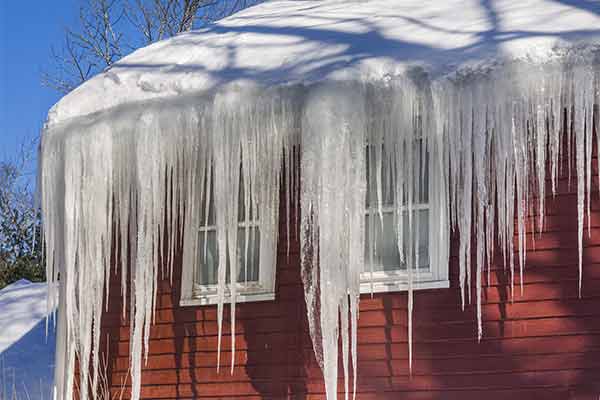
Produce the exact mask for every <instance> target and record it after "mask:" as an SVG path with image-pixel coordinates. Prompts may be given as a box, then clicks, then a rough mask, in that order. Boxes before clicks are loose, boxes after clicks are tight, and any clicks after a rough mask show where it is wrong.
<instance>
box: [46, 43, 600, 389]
mask: <svg viewBox="0 0 600 400" xmlns="http://www.w3.org/2000/svg"><path fill="white" fill-rule="evenodd" d="M597 51H598V50H597V49H595V48H593V47H592V48H589V49H582V48H580V47H575V48H573V50H571V51H566V52H565V53H564V54H563V55H562V56H561V57H558V58H553V59H549V60H546V61H544V62H543V63H536V62H533V61H531V60H514V61H511V62H506V63H504V64H501V65H497V66H495V67H494V68H489V69H484V70H481V69H462V70H459V71H455V72H453V73H451V74H447V75H444V76H443V77H431V76H430V75H429V74H428V73H427V72H426V71H424V70H423V69H421V68H414V69H411V70H409V72H408V73H406V74H403V75H398V76H394V77H389V76H388V77H387V78H386V79H379V78H378V79H368V78H365V79H363V80H345V81H334V80H331V81H326V82H319V83H314V84H304V85H284V86H261V85H256V84H251V83H248V82H247V83H245V84H241V83H239V84H232V85H224V86H223V87H222V88H221V89H220V90H218V91H216V92H215V93H206V94H203V95H182V96H180V97H178V98H177V99H176V100H174V99H170V100H169V101H165V100H161V99H155V100H151V101H144V102H141V103H133V104H129V105H127V106H122V107H118V108H116V109H111V110H106V111H103V112H100V113H97V114H94V115H89V116H84V117H80V118H75V119H72V120H69V121H67V122H63V123H54V124H51V125H49V126H48V127H47V129H46V131H45V134H44V137H43V141H42V146H41V151H40V176H39V180H40V185H41V205H42V212H43V217H44V241H45V245H46V249H47V268H48V277H49V280H50V281H51V282H58V283H59V288H58V289H56V290H58V292H59V293H60V300H59V308H60V311H59V315H58V317H59V318H58V343H57V363H56V365H57V368H56V393H57V395H56V397H57V399H61V400H62V399H66V400H70V399H71V398H72V390H71V388H72V387H73V384H74V379H75V376H74V373H73V371H74V364H75V362H76V360H77V361H78V362H79V363H80V365H81V371H82V373H81V375H80V377H79V382H78V383H77V385H78V387H79V388H80V396H81V398H82V399H84V400H87V399H88V398H96V396H95V393H96V392H97V390H96V389H97V386H98V384H99V373H101V371H99V369H101V366H100V365H99V361H98V360H99V359H100V354H101V350H100V347H99V346H100V336H99V335H100V322H101V316H102V313H103V310H104V309H105V308H104V307H105V306H106V304H105V303H106V299H108V298H109V296H110V293H109V285H108V281H109V279H110V274H109V272H110V271H111V270H113V269H116V270H120V273H121V280H122V285H123V286H122V287H121V289H120V292H121V294H122V295H123V296H124V298H125V297H126V296H127V295H128V296H129V297H130V301H131V316H130V318H131V326H132V329H131V338H130V345H131V365H130V370H131V376H132V379H131V382H132V398H133V399H134V400H136V399H138V398H139V397H140V391H141V374H142V366H143V360H144V359H145V357H147V355H148V348H149V345H150V342H149V334H150V327H151V324H152V322H153V313H154V308H155V305H156V301H157V300H156V299H157V282H158V279H159V278H163V277H164V278H169V279H172V276H173V274H174V272H173V271H174V268H175V265H174V259H176V258H177V257H176V256H175V255H176V254H178V253H179V252H181V254H182V260H183V261H182V263H183V265H186V266H187V265H194V264H195V263H196V262H197V258H198V256H199V254H200V253H201V252H200V248H199V247H198V246H206V245H207V244H206V242H204V243H199V241H198V240H197V229H198V228H199V227H201V226H203V225H204V226H207V225H208V224H209V222H208V219H207V218H208V214H209V213H208V210H209V209H210V208H211V207H212V206H213V205H214V210H215V211H214V212H215V222H214V223H215V224H216V235H217V241H218V259H219V268H218V285H217V287H218V306H217V309H218V312H217V316H218V350H219V352H218V354H219V356H218V362H217V363H218V365H220V364H221V359H220V350H221V337H222V335H223V334H224V329H223V326H224V325H223V322H224V320H225V316H224V315H223V313H224V304H225V303H226V302H231V308H230V311H231V315H230V316H229V319H230V323H231V325H230V326H231V334H232V349H231V350H232V352H231V354H232V359H231V364H230V366H231V371H232V370H233V367H234V364H233V361H234V354H235V345H236V344H235V335H234V332H235V324H236V322H235V319H236V318H235V313H236V311H235V303H236V296H237V295H238V293H237V289H236V285H235V284H233V283H234V280H235V277H237V276H238V274H237V273H236V272H237V271H238V270H239V269H240V268H245V266H244V265H243V264H242V263H241V262H239V260H240V259H248V257H241V254H238V249H237V246H236V245H232V244H234V243H237V235H239V234H243V235H248V234H249V233H248V230H247V229H246V230H245V231H239V230H238V223H239V222H240V221H244V222H246V223H248V222H250V220H252V218H254V216H258V217H259V224H260V237H261V239H260V265H261V266H267V265H269V264H273V263H275V262H276V258H275V255H276V252H277V239H278V232H279V204H280V199H279V193H280V189H281V187H280V186H281V183H282V182H285V184H286V187H285V188H284V189H285V192H286V195H285V196H286V197H285V198H282V199H281V201H282V204H285V209H286V217H287V219H288V224H290V220H291V219H292V217H291V214H293V213H292V212H291V210H292V209H294V208H295V205H296V204H297V203H298V202H299V203H300V210H301V212H300V239H301V240H300V245H301V268H302V279H303V283H304V289H305V300H306V306H307V313H308V322H309V328H310V334H311V338H312V340H313V346H314V350H315V355H316V359H317V361H318V362H319V365H320V366H321V368H322V370H323V375H324V378H325V385H326V392H327V398H328V399H334V398H336V396H337V392H338V387H337V385H338V377H339V375H340V374H339V371H338V363H339V359H340V355H339V354H338V353H339V351H338V349H339V345H340V342H341V349H342V351H341V365H342V372H343V375H344V382H345V383H344V392H345V398H348V397H349V396H350V392H351V391H352V392H353V394H354V392H355V390H356V377H357V374H358V372H357V356H358V354H357V350H358V347H357V332H358V320H359V302H360V276H361V271H363V269H364V268H365V265H366V264H365V263H367V262H369V260H373V259H374V258H375V255H376V253H377V252H378V251H382V250H381V249H377V247H376V246H370V249H371V250H370V251H369V253H368V254H365V251H364V249H365V237H366V234H367V231H368V233H369V235H370V236H369V237H374V236H373V235H372V233H373V232H374V231H375V229H376V228H377V224H382V223H383V212H384V211H383V210H384V207H386V210H388V211H386V212H393V214H394V226H395V235H396V238H395V239H396V243H397V247H398V252H399V254H400V258H401V261H402V262H403V263H404V265H406V268H407V274H406V275H407V276H406V284H407V287H408V301H407V311H408V321H407V328H408V355H407V356H408V366H409V369H410V371H412V366H413V332H412V328H413V322H412V316H413V311H414V299H413V291H414V289H415V284H416V282H417V281H418V280H419V272H418V271H419V270H418V268H417V266H418V265H420V264H421V262H422V261H424V260H420V259H419V257H422V256H420V255H419V254H420V251H419V248H418V241H417V240H412V239H413V238H415V237H420V232H423V229H425V228H427V230H428V232H429V233H428V234H429V243H430V244H431V245H430V246H429V250H428V251H429V252H428V255H427V257H428V260H426V261H428V263H429V264H430V265H442V266H443V267H446V266H447V265H449V253H450V234H451V232H452V231H453V232H455V233H456V235H457V237H458V241H459V243H458V259H459V285H460V288H459V290H460V293H461V303H462V304H461V306H462V307H463V308H466V307H468V306H470V305H471V303H474V306H475V307H476V310H477V313H476V314H477V322H476V328H475V331H476V332H477V337H478V338H479V339H481V337H482V336H483V335H485V331H484V327H485V324H484V318H485V316H484V315H483V312H482V292H483V285H484V284H485V281H486V276H485V272H486V271H487V283H488V284H489V283H490V268H491V263H492V262H494V261H493V256H494V254H493V253H494V248H495V246H496V244H498V246H499V247H500V250H501V253H502V257H501V259H502V263H503V265H504V267H505V269H507V272H508V273H509V274H510V277H511V298H514V296H515V295H514V291H513V290H512V285H513V284H514V282H515V281H516V278H515V275H516V274H515V270H516V268H517V264H518V268H519V281H520V284H521V288H522V290H523V274H524V273H525V271H524V267H525V261H526V252H525V249H526V239H527V237H528V236H529V235H526V226H525V223H526V221H527V219H528V218H529V217H534V224H533V227H534V228H535V230H537V231H539V230H541V229H543V227H544V214H545V206H544V201H543V200H544V198H545V194H546V192H547V191H548V190H549V189H548V190H547V188H546V183H545V181H546V179H547V178H550V180H551V191H552V193H553V194H555V193H556V191H557V180H558V178H559V176H565V175H567V176H568V175H569V174H570V173H571V171H570V167H569V168H567V170H566V171H565V170H561V168H560V165H562V164H563V160H564V159H568V158H569V157H571V154H570V153H571V151H570V149H571V147H569V146H571V144H570V143H571V141H572V142H573V143H572V144H573V147H572V150H573V156H574V157H575V158H574V160H575V171H573V176H576V177H577V179H576V185H577V199H578V202H577V213H578V238H579V242H578V252H579V263H578V267H579V274H580V283H579V287H580V290H581V287H582V283H583V282H582V278H581V277H582V266H583V234H584V231H583V227H584V224H585V216H586V214H585V213H586V212H587V213H588V214H587V215H588V224H589V207H590V199H589V196H590V190H591V155H592V127H593V126H595V127H596V129H597V127H598V118H599V117H598V112H597V111H596V112H594V104H596V107H597V102H598V96H599V95H598V83H597V82H598V78H597V77H598V74H599V69H600V64H598V62H597V58H596V57H597ZM592 82H593V83H594V84H592ZM596 109H597V108H596ZM594 120H595V121H594ZM594 124H595V125H594ZM599 143H600V142H599ZM565 144H566V145H565ZM597 145H598V144H597ZM298 152H299V153H298ZM296 159H299V160H300V165H299V166H298V165H297V164H296V163H295V160H296ZM298 169H299V175H297V173H298ZM371 169H372V170H371ZM425 170H428V171H429V172H428V173H427V172H425ZM284 171H285V177H284V176H283V175H284ZM367 171H369V173H368V172H367ZM371 175H373V176H374V179H371V178H369V179H371V181H370V182H367V177H368V176H371ZM599 179H600V177H599ZM298 185H299V190H298ZM424 192H427V196H426V197H427V202H428V204H429V221H428V224H429V226H427V227H424V226H422V225H421V224H422V223H421V222H420V218H417V215H418V214H417V212H418V208H419V207H418V206H419V204H421V203H422V202H423V201H424ZM298 193H300V195H299V198H298ZM367 196H369V199H374V203H373V205H374V207H375V208H376V209H377V216H378V218H370V219H369V221H370V222H369V224H366V222H365V219H366V201H367ZM390 199H392V201H391V202H390ZM203 200H204V201H203ZM240 203H242V204H243V205H244V207H243V210H244V212H243V214H240V213H239V207H238V206H239V204H240ZM203 204H204V206H203ZM202 207H205V208H204V210H202ZM389 207H391V209H392V211H389V209H388V208H389ZM204 216H205V217H204ZM515 218H516V219H517V221H518V223H517V225H516V227H515V224H514V221H515ZM290 226H295V224H292V225H288V226H287V227H286V228H285V229H286V232H287V236H288V238H289V237H290V235H291V233H290V232H289V230H290ZM515 228H516V230H515ZM515 236H516V239H517V240H516V248H515V241H514V239H515ZM250 237H251V235H250ZM496 238H497V240H496ZM251 240H252V239H250V241H251ZM246 243H248V240H246ZM411 244H413V245H411ZM287 246H289V244H288V245H287ZM253 248H254V246H252V244H251V243H250V244H249V245H247V246H246V247H245V248H244V249H242V250H241V251H244V252H247V251H249V250H248V249H253ZM163 250H164V251H163ZM287 251H288V252H289V247H288V250H287ZM288 254H289V253H288ZM472 257H473V259H472ZM515 257H517V259H516V260H515ZM232 260H235V261H234V262H231V261H232ZM228 261H229V262H228ZM370 264H371V266H372V265H373V263H372V262H370ZM227 265H229V266H230V268H233V270H232V271H229V272H230V273H229V276H230V277H231V280H230V282H226V280H227V279H226V277H227V271H226V268H227V267H226V266H227ZM494 265H495V264H494ZM415 271H416V272H415ZM128 285H129V287H130V288H131V293H127V290H128ZM473 292H474V293H473ZM51 299H53V297H51ZM53 303H54V301H52V300H51V301H50V302H49V304H53ZM457 306H458V305H457ZM123 313H124V315H125V309H123ZM88 374H89V375H88ZM350 381H352V385H350Z"/></svg>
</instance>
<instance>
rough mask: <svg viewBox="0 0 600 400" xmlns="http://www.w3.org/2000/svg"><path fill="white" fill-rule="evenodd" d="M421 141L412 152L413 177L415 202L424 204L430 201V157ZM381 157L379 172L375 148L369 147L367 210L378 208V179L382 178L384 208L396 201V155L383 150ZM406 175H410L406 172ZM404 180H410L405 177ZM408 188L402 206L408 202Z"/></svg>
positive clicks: (405, 188) (405, 190)
mask: <svg viewBox="0 0 600 400" xmlns="http://www.w3.org/2000/svg"><path fill="white" fill-rule="evenodd" d="M424 150H425V149H424V147H423V144H422V142H421V140H417V141H415V143H414V144H413V152H412V161H411V162H412V165H413V166H414V171H413V172H412V173H413V174H414V175H415V176H414V177H413V199H414V200H413V202H414V203H418V204H424V203H427V202H428V201H429V155H428V153H427V152H425V151H424ZM379 157H381V170H380V171H379V170H378V165H377V161H376V160H377V154H376V147H375V146H368V147H367V157H366V158H367V199H366V204H367V208H373V207H377V177H378V176H379V178H380V183H381V195H382V200H383V206H392V205H394V203H395V201H396V199H395V197H396V193H395V188H396V178H397V177H396V166H397V165H396V162H397V160H396V158H395V156H394V155H390V154H388V152H387V151H386V150H385V149H383V148H382V149H381V152H380V154H379ZM405 173H408V171H406V172H405ZM404 179H405V180H406V179H408V176H405V177H404ZM405 185H406V183H405ZM407 191H408V187H407V186H405V187H404V196H405V198H403V199H402V204H403V205H405V204H406V202H407V199H406V196H407V195H408V193H407Z"/></svg>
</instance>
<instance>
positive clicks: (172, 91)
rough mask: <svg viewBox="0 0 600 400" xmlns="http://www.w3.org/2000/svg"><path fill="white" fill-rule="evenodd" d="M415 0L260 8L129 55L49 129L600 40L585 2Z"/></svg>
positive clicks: (554, 52) (52, 117) (598, 16)
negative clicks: (226, 94)
mask: <svg viewBox="0 0 600 400" xmlns="http://www.w3.org/2000/svg"><path fill="white" fill-rule="evenodd" d="M414 3H415V4H412V3H411V1H410V0H409V1H406V2H402V4H395V3H392V4H390V3H389V2H386V1H383V0H369V1H361V2H340V1H335V0H328V1H327V0H326V1H319V2H316V1H314V2H306V1H289V0H288V1H284V0H282V1H270V2H266V3H263V4H260V5H258V6H255V7H251V8H249V9H247V10H244V11H242V12H240V13H238V14H236V15H234V16H232V17H229V18H226V19H224V20H222V21H220V22H218V23H216V24H214V25H211V26H209V27H207V28H205V29H203V30H201V31H195V32H188V33H185V34H181V35H178V36H176V37H173V38H170V39H167V40H164V41H161V42H158V43H154V44H152V45H150V46H147V47H145V48H142V49H139V50H137V51H135V52H134V53H132V54H131V55H129V56H127V57H125V58H123V59H122V60H120V61H119V62H117V63H116V64H114V65H113V66H112V67H111V68H110V69H108V70H106V71H105V72H103V73H101V74H99V75H97V76H95V77H94V78H92V79H90V80H89V81H87V82H85V83H84V84H83V85H81V86H80V87H78V88H77V89H75V90H74V91H73V92H71V93H70V94H68V95H67V96H65V97H64V98H63V99H61V100H60V101H59V102H58V103H57V104H56V105H55V106H54V107H53V108H52V110H51V111H50V113H49V115H48V126H52V125H56V124H58V123H61V122H66V121H69V120H72V119H73V118H77V117H81V116H86V115H93V114H95V113H97V112H100V111H105V110H113V109H116V108H118V107H121V106H123V105H125V104H144V103H146V102H148V101H151V100H158V99H160V101H165V102H177V101H179V100H177V99H180V98H182V97H186V96H189V97H192V98H193V97H205V96H206V95H207V94H210V93H214V92H215V91H222V90H223V88H224V87H228V86H229V85H230V84H232V83H244V82H246V83H250V84H253V85H258V86H262V87H273V86H285V85H294V84H305V85H309V84H312V83H315V82H322V81H328V80H346V81H367V82H369V81H381V80H385V79H390V78H394V77H398V76H402V75H405V74H406V73H407V71H410V70H412V69H414V68H416V67H418V68H422V69H423V70H424V71H426V72H427V74H428V76H429V77H430V80H431V81H435V80H438V79H440V78H443V77H452V76H453V75H457V74H458V75H467V74H470V73H479V72H480V71H488V70H490V69H492V68H497V67H498V66H500V65H505V64H506V63H507V62H508V63H511V62H512V61H513V60H527V61H528V62H531V63H533V64H543V63H547V62H553V61H555V60H557V59H560V58H561V57H564V55H565V54H566V53H570V52H572V50H575V51H577V52H580V51H582V52H583V53H588V51H587V50H589V49H591V50H592V51H593V50H594V49H597V48H598V47H599V46H600V28H598V27H600V10H594V9H591V10H590V9H588V8H586V7H583V6H581V5H578V4H575V3H573V4H569V5H565V4H562V3H559V2H554V1H549V0H531V1H529V2H527V3H524V2H519V1H512V0H502V1H496V2H494V3H492V4H487V3H481V2H479V1H475V0H450V1H448V2H443V4H441V2H425V3H423V2H416V1H415V2H414ZM417 6H418V7H417Z"/></svg>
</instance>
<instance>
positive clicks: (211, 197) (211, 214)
mask: <svg viewBox="0 0 600 400" xmlns="http://www.w3.org/2000/svg"><path fill="white" fill-rule="evenodd" d="M214 176H215V175H214V172H213V170H212V168H211V174H210V191H208V190H206V188H207V185H208V184H209V182H208V173H207V174H206V175H205V176H204V188H205V190H204V193H203V196H202V197H203V198H202V199H201V200H202V201H201V202H200V226H214V225H215V190H214V184H215V180H214ZM208 201H210V204H209V208H208V220H206V203H207V202H208Z"/></svg>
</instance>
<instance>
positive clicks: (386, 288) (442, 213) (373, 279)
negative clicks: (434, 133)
mask: <svg viewBox="0 0 600 400" xmlns="http://www.w3.org/2000/svg"><path fill="white" fill-rule="evenodd" d="M429 160H430V163H431V162H432V161H433V160H434V158H432V155H431V154H430V159H429ZM428 171H429V172H428V173H429V188H428V202H427V203H418V204H414V205H413V206H412V209H413V210H414V212H415V213H416V212H418V211H420V210H429V213H428V217H429V218H428V220H429V230H428V233H429V238H428V239H429V240H428V253H429V270H428V271H426V272H422V271H419V272H416V271H415V273H413V275H412V278H413V284H412V287H413V290H425V289H447V288H449V287H450V280H449V277H448V275H449V270H450V265H449V262H448V250H449V249H448V234H447V232H446V230H444V229H437V228H436V227H435V224H433V223H432V221H434V220H435V219H434V218H437V221H438V222H439V225H440V226H442V227H445V226H447V210H445V204H446V202H445V201H443V199H442V197H443V196H440V195H438V196H434V195H433V194H434V191H445V188H444V185H443V182H442V179H440V177H439V176H437V174H435V172H436V170H435V168H433V167H432V166H431V165H430V167H429V168H428ZM367 179H369V177H367ZM367 187H368V185H367ZM382 211H383V213H384V214H389V213H394V212H396V207H395V206H383V207H382ZM400 211H401V212H405V211H408V207H407V206H403V207H401V208H400ZM378 214H379V208H378V206H377V205H370V206H368V207H365V217H366V216H368V215H371V216H375V217H377V215H378ZM365 229H368V226H367V225H366V224H365ZM436 229H437V230H436ZM367 258H368V257H365V264H366V266H368V262H369V261H368V259H367ZM407 290H408V272H407V271H406V270H405V269H404V270H402V269H397V270H394V271H373V272H370V271H368V270H367V271H364V272H361V274H360V293H361V294H367V293H386V292H402V291H407Z"/></svg>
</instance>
